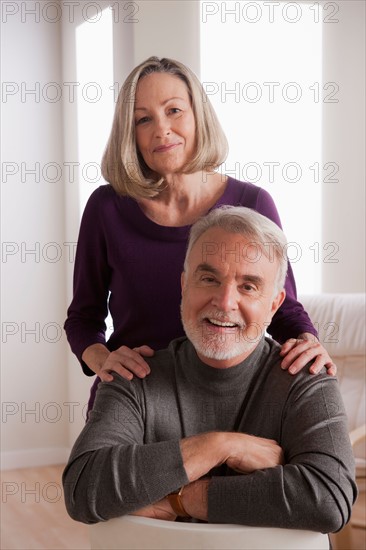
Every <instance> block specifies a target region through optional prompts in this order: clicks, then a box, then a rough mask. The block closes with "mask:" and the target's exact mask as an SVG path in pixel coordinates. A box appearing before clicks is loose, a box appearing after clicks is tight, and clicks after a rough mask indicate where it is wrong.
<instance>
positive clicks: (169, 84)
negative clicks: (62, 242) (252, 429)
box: [65, 57, 335, 406]
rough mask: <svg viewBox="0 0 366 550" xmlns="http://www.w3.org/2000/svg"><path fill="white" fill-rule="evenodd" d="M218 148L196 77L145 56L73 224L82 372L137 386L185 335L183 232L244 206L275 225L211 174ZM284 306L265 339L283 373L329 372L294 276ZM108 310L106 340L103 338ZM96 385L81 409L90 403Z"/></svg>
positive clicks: (255, 198)
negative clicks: (100, 180)
mask: <svg viewBox="0 0 366 550" xmlns="http://www.w3.org/2000/svg"><path fill="white" fill-rule="evenodd" d="M226 155H227V141H226V138H225V136H224V134H223V131H222V129H221V127H220V124H219V122H218V120H217V118H216V114H215V112H214V110H213V108H212V106H211V104H210V102H209V100H208V98H207V96H206V94H205V93H204V90H203V88H202V86H201V84H200V82H199V81H198V79H197V77H196V76H195V75H194V73H193V72H192V71H191V70H190V69H189V68H187V67H186V66H184V65H183V64H181V63H179V62H177V61H174V60H172V59H166V58H163V59H159V58H157V57H151V58H149V59H147V60H146V61H145V62H143V63H141V64H140V65H139V66H138V67H136V68H135V69H134V70H133V71H132V72H131V74H130V75H129V76H128V77H127V79H126V81H125V83H124V85H123V88H122V89H121V92H120V95H119V98H118V101H117V105H116V110H115V115H114V121H113V126H112V131H111V135H110V138H109V141H108V144H107V147H106V151H105V153H104V157H103V161H102V173H103V176H104V178H105V180H106V181H107V182H109V184H108V185H102V186H101V187H99V188H98V189H97V190H96V191H94V193H93V194H92V195H91V197H90V199H89V201H88V203H87V205H86V208H85V211H84V214H83V218H82V222H81V228H80V234H79V240H78V247H77V253H76V259H75V272H74V297H73V300H72V303H71V305H70V307H69V309H68V317H67V320H66V322H65V330H66V333H67V337H68V340H69V343H70V345H71V348H72V350H73V352H74V353H75V354H76V356H77V357H78V359H79V361H80V363H81V365H82V368H83V370H84V372H85V374H87V375H93V374H97V375H98V377H99V378H100V379H102V380H105V381H109V380H111V379H112V374H111V373H112V372H113V371H115V372H117V373H119V374H120V375H121V376H124V377H125V378H127V379H131V378H132V377H133V375H136V376H139V377H144V376H146V375H147V374H148V373H149V367H148V365H147V363H146V362H145V360H144V358H143V356H148V355H152V354H153V353H154V351H153V350H155V349H161V348H164V347H166V346H167V345H168V343H169V342H170V340H172V339H173V338H176V337H179V336H181V335H183V328H182V325H181V320H180V315H179V311H180V308H179V304H180V275H181V272H182V269H183V260H184V255H185V250H186V243H187V239H188V234H189V230H190V226H191V225H192V224H193V223H194V222H195V221H196V220H197V219H198V218H199V217H200V216H202V215H204V214H206V213H207V212H209V211H210V210H211V209H213V208H216V207H218V206H221V205H224V204H226V205H235V206H237V205H242V206H247V207H250V208H253V209H254V210H257V211H258V212H260V213H261V214H263V215H265V216H267V217H268V218H270V219H272V220H273V221H274V222H275V223H277V224H278V225H279V226H280V225H281V224H280V219H279V216H278V213H277V210H276V207H275V205H274V202H273V200H272V198H271V197H270V195H269V194H268V193H267V192H266V191H265V190H263V189H261V188H260V187H257V186H255V185H252V184H250V183H244V182H240V181H237V180H235V179H233V178H231V177H227V176H223V175H222V174H220V173H219V172H217V171H215V169H217V168H218V167H219V166H220V165H221V164H222V163H223V162H224V160H225V158H226ZM285 289H286V299H285V301H284V303H283V305H282V306H281V308H280V310H279V311H278V312H277V314H276V315H275V316H274V318H273V320H272V323H271V325H270V326H269V327H268V329H267V331H268V332H269V333H270V334H271V335H272V337H273V338H275V339H276V340H277V341H279V342H280V343H281V344H283V346H282V351H281V353H282V355H283V356H284V359H283V362H282V366H283V368H289V371H290V372H291V373H292V374H295V373H296V372H298V371H299V370H300V369H301V368H303V367H304V366H305V365H306V364H307V363H308V362H309V361H310V360H312V359H315V361H314V363H313V365H312V367H311V368H310V370H311V372H313V373H317V372H318V371H319V370H320V369H321V367H322V366H323V365H325V367H326V368H327V370H328V373H329V374H335V365H334V364H333V363H332V361H331V359H330V357H329V355H328V354H327V352H326V350H325V349H324V348H323V347H322V346H321V344H320V343H319V342H318V341H317V339H316V331H315V328H314V327H313V325H312V323H311V321H310V319H309V317H308V315H307V313H306V312H305V311H304V309H303V307H302V305H301V304H300V303H299V302H298V301H297V300H296V287H295V281H294V277H293V274H292V270H291V267H290V266H289V268H288V275H287V279H286V284H285ZM108 307H109V310H110V313H111V316H112V319H113V325H114V326H113V333H112V335H111V337H110V338H109V340H108V342H106V340H105V329H106V327H105V319H106V317H107V313H108ZM99 378H97V379H96V382H95V383H94V386H93V390H92V392H91V399H90V402H89V406H92V403H93V399H94V394H95V389H96V385H97V383H98V381H99Z"/></svg>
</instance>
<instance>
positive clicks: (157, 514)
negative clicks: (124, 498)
mask: <svg viewBox="0 0 366 550" xmlns="http://www.w3.org/2000/svg"><path fill="white" fill-rule="evenodd" d="M131 516H143V517H145V518H152V519H165V520H166V521H175V519H176V517H177V516H176V515H175V513H174V512H173V509H172V507H171V506H170V503H169V501H168V499H167V498H163V499H162V500H159V502H155V504H149V506H145V507H144V508H140V510H136V511H135V512H131Z"/></svg>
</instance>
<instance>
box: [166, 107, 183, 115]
mask: <svg viewBox="0 0 366 550" xmlns="http://www.w3.org/2000/svg"><path fill="white" fill-rule="evenodd" d="M169 112H170V113H172V114H173V115H176V114H178V113H181V112H182V110H181V109H178V107H172V108H171V109H169Z"/></svg>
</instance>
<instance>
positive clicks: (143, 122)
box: [136, 116, 150, 125]
mask: <svg viewBox="0 0 366 550" xmlns="http://www.w3.org/2000/svg"><path fill="white" fill-rule="evenodd" d="M149 120H150V119H149V117H147V116H143V117H142V118H139V119H138V120H136V125H138V124H145V122H148V121H149Z"/></svg>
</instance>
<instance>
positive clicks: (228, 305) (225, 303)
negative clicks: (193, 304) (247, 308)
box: [212, 285, 239, 311]
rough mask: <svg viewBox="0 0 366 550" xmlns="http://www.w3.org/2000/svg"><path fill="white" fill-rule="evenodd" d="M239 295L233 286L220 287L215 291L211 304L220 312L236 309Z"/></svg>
mask: <svg viewBox="0 0 366 550" xmlns="http://www.w3.org/2000/svg"><path fill="white" fill-rule="evenodd" d="M238 302H239V293H238V290H237V288H236V286H235V285H220V286H219V287H217V288H216V289H215V293H214V295H213V297H212V304H213V305H214V306H216V307H217V308H218V309H220V310H221V311H233V310H235V309H238Z"/></svg>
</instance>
